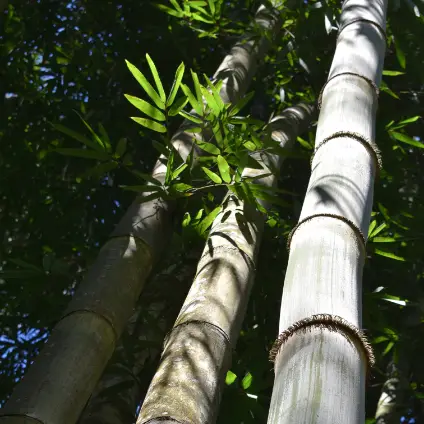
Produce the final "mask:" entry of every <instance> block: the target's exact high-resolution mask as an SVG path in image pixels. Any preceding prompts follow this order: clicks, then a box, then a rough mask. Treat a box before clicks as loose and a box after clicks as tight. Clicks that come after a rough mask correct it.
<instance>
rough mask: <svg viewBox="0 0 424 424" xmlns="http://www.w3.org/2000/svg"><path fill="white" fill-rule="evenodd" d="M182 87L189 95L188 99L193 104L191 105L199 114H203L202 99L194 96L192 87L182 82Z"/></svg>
mask: <svg viewBox="0 0 424 424" xmlns="http://www.w3.org/2000/svg"><path fill="white" fill-rule="evenodd" d="M181 89H182V90H183V92H184V94H185V95H186V96H187V97H188V101H189V102H190V104H191V107H192V108H193V109H194V110H195V111H196V113H197V114H198V115H200V116H201V115H203V104H202V102H201V101H200V102H199V101H197V100H196V98H195V97H194V95H193V93H192V92H191V90H190V88H189V87H188V86H187V85H185V84H183V83H181Z"/></svg>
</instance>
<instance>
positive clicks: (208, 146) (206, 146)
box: [197, 142, 221, 155]
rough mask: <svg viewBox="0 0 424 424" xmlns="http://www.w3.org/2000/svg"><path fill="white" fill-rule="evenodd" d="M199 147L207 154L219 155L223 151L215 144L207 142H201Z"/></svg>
mask: <svg viewBox="0 0 424 424" xmlns="http://www.w3.org/2000/svg"><path fill="white" fill-rule="evenodd" d="M197 145H198V146H199V147H200V148H201V149H202V150H204V151H205V152H208V153H211V154H213V155H219V154H220V153H221V151H220V150H219V149H218V147H216V146H215V144H212V143H207V142H203V143H202V142H199V143H197Z"/></svg>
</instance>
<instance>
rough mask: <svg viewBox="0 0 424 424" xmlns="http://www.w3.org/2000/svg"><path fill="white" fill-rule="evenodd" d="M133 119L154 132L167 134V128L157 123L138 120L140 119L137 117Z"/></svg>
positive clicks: (142, 119)
mask: <svg viewBox="0 0 424 424" xmlns="http://www.w3.org/2000/svg"><path fill="white" fill-rule="evenodd" d="M131 119H132V120H133V121H135V122H137V124H140V125H143V127H146V128H149V129H150V130H152V131H157V132H160V133H165V132H166V128H165V127H164V126H163V125H161V124H159V123H157V122H155V121H152V120H150V119H145V118H138V117H135V116H131Z"/></svg>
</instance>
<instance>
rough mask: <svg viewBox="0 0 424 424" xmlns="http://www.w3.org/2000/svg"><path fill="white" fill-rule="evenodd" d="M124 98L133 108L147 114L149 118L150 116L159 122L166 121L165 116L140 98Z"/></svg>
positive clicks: (127, 95)
mask: <svg viewBox="0 0 424 424" xmlns="http://www.w3.org/2000/svg"><path fill="white" fill-rule="evenodd" d="M124 96H125V97H126V99H127V100H128V101H129V102H130V103H131V104H132V105H133V106H135V107H136V108H137V109H138V110H140V111H141V112H143V113H145V114H146V115H147V116H150V118H153V119H156V120H157V121H165V119H166V118H165V115H164V114H163V113H162V112H161V111H160V110H159V109H157V108H155V107H154V106H152V105H151V104H150V103H147V102H146V101H144V100H143V99H139V98H138V97H134V96H130V95H129V94H124Z"/></svg>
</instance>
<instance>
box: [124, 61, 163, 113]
mask: <svg viewBox="0 0 424 424" xmlns="http://www.w3.org/2000/svg"><path fill="white" fill-rule="evenodd" d="M125 62H126V64H127V66H128V69H129V70H130V72H131V73H132V74H133V76H134V78H135V79H136V80H137V82H138V83H139V84H140V85H141V86H142V87H143V89H144V91H145V92H146V93H147V95H148V96H149V97H150V98H151V99H152V100H153V102H154V103H155V104H156V106H157V107H158V108H159V109H161V110H164V109H165V103H164V102H163V101H162V100H161V98H160V97H159V95H158V93H157V92H156V90H155V89H154V88H153V87H152V85H151V84H150V83H149V81H147V78H146V77H145V76H144V75H143V74H142V73H141V72H140V71H139V70H138V69H137V68H136V67H135V66H134V65H133V64H132V63H130V62H129V61H128V60H125Z"/></svg>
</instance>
